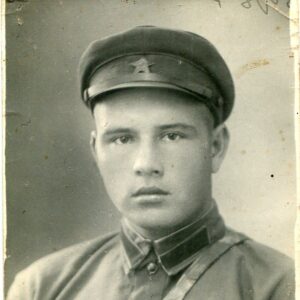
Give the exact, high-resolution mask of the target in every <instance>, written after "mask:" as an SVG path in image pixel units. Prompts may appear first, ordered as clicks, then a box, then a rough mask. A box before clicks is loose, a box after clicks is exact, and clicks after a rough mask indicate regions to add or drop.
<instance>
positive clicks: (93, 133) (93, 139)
mask: <svg viewBox="0 0 300 300" xmlns="http://www.w3.org/2000/svg"><path fill="white" fill-rule="evenodd" d="M90 148H91V152H92V155H93V157H94V160H95V162H96V163H97V162H98V158H97V153H96V131H95V130H93V131H91V135H90Z"/></svg>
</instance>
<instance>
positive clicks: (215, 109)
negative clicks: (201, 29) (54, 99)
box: [79, 26, 234, 125]
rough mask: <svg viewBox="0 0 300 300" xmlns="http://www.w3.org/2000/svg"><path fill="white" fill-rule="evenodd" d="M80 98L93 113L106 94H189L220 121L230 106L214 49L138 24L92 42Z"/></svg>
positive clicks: (194, 38) (228, 86) (228, 80)
mask: <svg viewBox="0 0 300 300" xmlns="http://www.w3.org/2000/svg"><path fill="white" fill-rule="evenodd" d="M79 80H80V91H81V97H82V99H83V101H84V102H85V104H86V105H87V106H88V107H90V108H91V109H93V107H94V104H95V102H96V101H99V99H101V98H100V96H101V95H104V94H105V93H108V92H111V91H114V90H120V89H127V88H133V87H135V88H140V87H157V88H166V89H173V90H178V91H181V92H185V93H189V94H192V95H194V96H195V97H196V98H197V99H199V101H201V102H203V103H204V104H205V105H206V106H207V107H208V108H209V110H210V111H211V113H212V114H213V116H214V119H215V124H216V125H218V124H220V123H222V122H224V121H225V120H226V119H227V117H228V116H229V114H230V112H231V110H232V107H233V102H234V84H233V80H232V77H231V74H230V71H229V69H228V67H227V65H226V63H225V61H224V60H223V58H222V57H221V55H220V54H219V52H218V51H217V50H216V48H215V47H214V46H213V45H212V44H211V43H210V42H209V41H208V40H206V39H205V38H203V37H201V36H199V35H196V34H194V33H190V32H186V31H180V30H172V29H166V28H160V27H154V26H140V27H136V28H133V29H131V30H129V31H125V32H122V33H119V34H116V35H112V36H109V37H106V38H103V39H101V40H97V41H94V42H92V43H91V44H90V45H89V46H88V48H87V49H86V51H85V52H84V53H83V55H82V57H81V59H80V62H79Z"/></svg>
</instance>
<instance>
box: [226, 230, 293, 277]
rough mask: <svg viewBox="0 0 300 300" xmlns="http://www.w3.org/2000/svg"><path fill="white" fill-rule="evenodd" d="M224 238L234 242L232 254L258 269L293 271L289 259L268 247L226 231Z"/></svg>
mask: <svg viewBox="0 0 300 300" xmlns="http://www.w3.org/2000/svg"><path fill="white" fill-rule="evenodd" d="M225 237H228V238H229V239H233V240H235V241H236V243H235V247H234V252H236V253H237V254H238V255H240V256H241V257H244V259H245V260H246V261H247V262H248V263H250V264H252V262H253V266H257V267H259V268H265V269H269V270H270V271H271V272H272V271H275V270H276V271H278V270H281V271H282V272H289V271H293V269H294V261H293V259H292V258H291V257H289V256H287V255H285V254H283V253H281V252H279V251H277V250H275V249H273V248H271V247H269V246H266V245H264V244H261V243H259V242H257V241H255V240H253V239H251V238H249V237H248V236H246V235H244V234H243V233H240V232H237V231H234V230H232V229H228V230H227V234H226V236H225Z"/></svg>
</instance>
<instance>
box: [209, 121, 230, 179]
mask: <svg viewBox="0 0 300 300" xmlns="http://www.w3.org/2000/svg"><path fill="white" fill-rule="evenodd" d="M228 144H229V131H228V129H227V127H226V126H225V125H224V124H221V125H219V126H218V127H216V128H214V129H213V132H212V146H211V156H212V172H213V173H217V172H218V170H219V169H220V167H221V164H222V162H223V160H224V157H225V155H226V152H227V148H228Z"/></svg>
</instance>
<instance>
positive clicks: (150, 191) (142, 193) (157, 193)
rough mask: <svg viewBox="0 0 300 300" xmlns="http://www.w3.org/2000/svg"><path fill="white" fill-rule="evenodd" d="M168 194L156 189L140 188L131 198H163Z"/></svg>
mask: <svg viewBox="0 0 300 300" xmlns="http://www.w3.org/2000/svg"><path fill="white" fill-rule="evenodd" d="M169 194H170V193H169V192H167V191H165V190H162V189H160V188H158V187H142V188H139V189H138V190H137V191H135V192H134V193H133V194H132V196H133V197H139V196H151V195H155V196H164V195H169Z"/></svg>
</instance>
